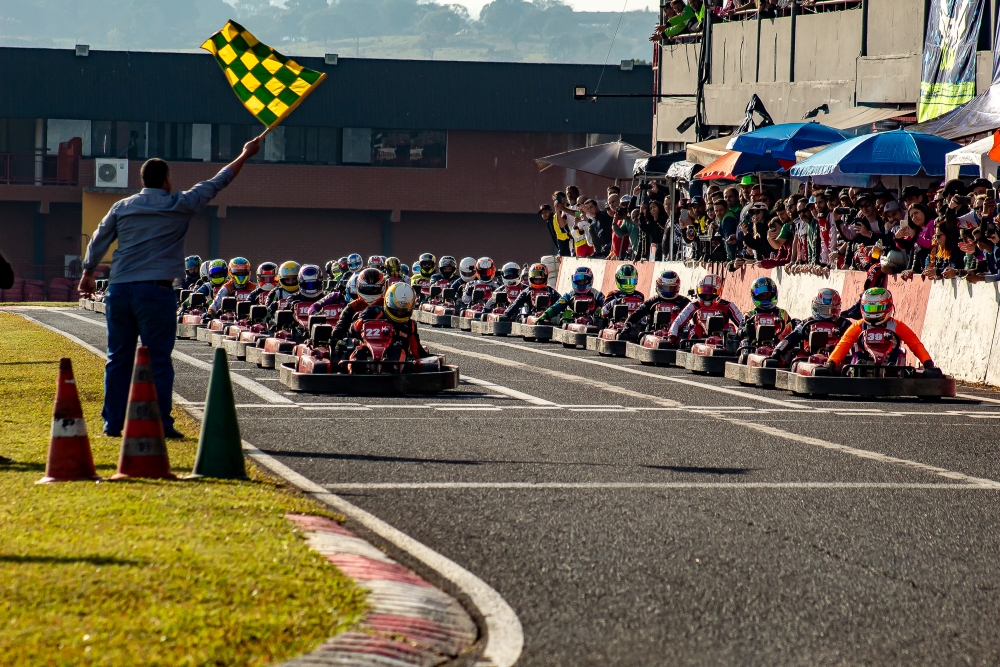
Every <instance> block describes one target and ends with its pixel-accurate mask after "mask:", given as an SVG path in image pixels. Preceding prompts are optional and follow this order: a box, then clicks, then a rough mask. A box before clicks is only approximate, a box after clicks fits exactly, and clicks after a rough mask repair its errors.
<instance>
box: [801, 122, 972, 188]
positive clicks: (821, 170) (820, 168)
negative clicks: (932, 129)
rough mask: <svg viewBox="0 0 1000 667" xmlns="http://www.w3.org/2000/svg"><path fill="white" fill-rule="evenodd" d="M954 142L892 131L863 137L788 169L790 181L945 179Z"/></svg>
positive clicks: (915, 133) (923, 134)
mask: <svg viewBox="0 0 1000 667" xmlns="http://www.w3.org/2000/svg"><path fill="white" fill-rule="evenodd" d="M956 148H960V146H959V145H958V144H957V143H955V142H954V141H949V140H948V139H942V138H941V137H936V136H934V135H933V134H926V133H924V132H907V131H906V130H894V131H892V132H880V133H877V134H865V135H862V136H860V137H854V138H853V139H848V140H846V141H841V142H840V143H837V144H834V145H832V146H830V147H828V148H824V149H823V150H821V151H819V152H818V153H816V154H815V155H813V156H812V157H810V158H808V159H806V160H803V161H802V162H800V163H798V164H797V165H795V166H794V167H792V169H791V174H792V178H799V179H803V178H806V177H809V176H812V177H813V178H814V180H817V179H816V177H822V178H823V180H830V179H836V178H837V177H838V176H841V175H867V176H944V174H945V168H944V167H945V155H946V154H947V153H950V152H951V151H953V150H955V149H956Z"/></svg>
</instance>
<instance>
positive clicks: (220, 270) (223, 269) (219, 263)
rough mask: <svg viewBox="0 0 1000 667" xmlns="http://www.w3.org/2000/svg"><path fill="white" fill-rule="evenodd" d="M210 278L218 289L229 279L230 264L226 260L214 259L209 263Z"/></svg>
mask: <svg viewBox="0 0 1000 667" xmlns="http://www.w3.org/2000/svg"><path fill="white" fill-rule="evenodd" d="M208 277H209V278H210V279H211V281H212V284H213V285H215V286H216V287H218V286H219V285H222V284H223V283H225V282H226V279H227V278H229V264H228V263H227V262H226V260H224V259H213V260H212V261H211V262H209V263H208Z"/></svg>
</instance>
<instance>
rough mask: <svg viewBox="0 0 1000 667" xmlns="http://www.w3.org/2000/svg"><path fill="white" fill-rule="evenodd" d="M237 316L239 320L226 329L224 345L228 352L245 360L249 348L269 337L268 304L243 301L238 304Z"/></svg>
mask: <svg viewBox="0 0 1000 667" xmlns="http://www.w3.org/2000/svg"><path fill="white" fill-rule="evenodd" d="M236 316H237V317H238V318H239V320H238V322H237V324H235V325H233V326H230V327H229V329H228V330H227V331H226V334H227V336H226V337H225V338H223V339H222V347H224V348H225V350H226V354H228V355H229V356H231V357H233V358H234V359H238V360H240V361H243V360H245V359H246V358H247V350H248V349H249V348H254V347H257V341H260V340H264V339H266V338H267V306H259V305H252V304H251V303H250V302H249V301H242V302H240V303H238V304H236Z"/></svg>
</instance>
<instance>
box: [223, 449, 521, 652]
mask: <svg viewBox="0 0 1000 667" xmlns="http://www.w3.org/2000/svg"><path fill="white" fill-rule="evenodd" d="M243 448H244V449H245V450H246V452H247V455H248V456H249V457H250V458H252V459H254V460H255V461H257V462H259V463H260V464H261V465H262V466H264V467H266V468H269V469H270V470H271V471H273V472H275V473H276V474H278V475H279V476H281V477H282V478H284V479H286V480H288V481H289V482H290V483H291V484H294V485H295V486H297V487H298V488H299V489H301V490H302V491H305V492H306V493H308V494H309V495H311V496H313V497H314V498H316V499H317V500H319V501H320V502H323V503H325V504H327V505H329V506H330V507H332V508H333V509H335V510H337V511H338V512H340V513H341V514H343V515H344V516H346V517H349V518H351V519H353V520H354V521H357V522H358V523H360V524H361V525H362V526H364V527H365V528H367V529H368V530H370V531H372V532H373V533H375V534H376V535H378V536H379V537H381V538H382V539H384V540H386V541H387V542H390V543H392V544H394V545H395V546H396V547H398V548H400V549H402V550H403V551H405V552H406V553H408V554H410V555H411V556H413V557H414V558H416V559H417V560H419V561H420V562H422V563H424V564H425V565H426V566H427V567H429V568H431V569H432V570H434V571H435V572H437V573H438V574H440V575H441V576H442V577H444V578H445V579H447V580H448V581H450V582H451V583H452V584H454V585H455V586H456V587H457V588H458V589H459V590H461V591H462V592H463V593H465V595H467V596H468V598H469V600H470V601H471V602H472V604H474V605H475V606H476V608H477V609H478V610H479V612H480V613H481V614H482V615H483V619H484V620H485V622H486V628H487V632H486V645H485V646H484V647H483V653H482V656H480V658H479V659H478V660H477V661H476V662H475V665H476V667H509V666H510V665H513V664H514V663H515V662H517V659H518V658H519V657H520V655H521V650H522V649H523V647H524V634H523V631H522V629H521V621H520V620H519V619H518V618H517V614H516V613H514V610H513V609H512V608H511V606H510V605H509V604H507V601H506V600H504V599H503V597H501V596H500V594H499V593H497V592H496V591H495V590H493V588H491V587H490V586H489V585H488V584H487V583H486V582H485V581H483V580H482V579H480V578H479V577H477V576H476V575H474V574H472V573H471V572H469V571H468V570H466V569H465V568H463V567H462V566H461V565H459V564H458V563H456V562H454V561H453V560H451V559H449V558H446V557H445V556H442V555H441V554H439V553H438V552H436V551H434V550H433V549H431V548H430V547H428V546H426V545H424V544H422V543H420V542H417V541H416V540H415V539H413V538H412V537H410V536H409V535H407V534H406V533H403V532H402V531H400V530H398V529H396V528H393V527H392V526H390V525H389V524H388V523H386V522H385V521H382V519H379V518H378V517H376V516H375V515H373V514H369V513H368V512H366V511H365V510H363V509H361V508H360V507H358V506H357V505H353V504H351V503H349V502H347V501H346V500H344V499H343V498H341V497H340V496H337V495H334V494H333V493H330V492H329V491H328V490H326V489H324V488H323V487H322V486H320V485H319V484H316V483H315V482H313V481H311V480H309V479H308V478H306V477H303V476H302V475H300V474H299V473H297V472H295V471H294V470H292V469H291V468H289V467H288V466H286V465H285V464H283V463H281V462H280V461H278V460H277V459H275V458H273V457H271V456H269V455H267V454H265V453H264V452H262V451H260V450H259V449H257V448H256V447H254V446H253V445H251V444H250V443H248V442H245V441H244V443H243Z"/></svg>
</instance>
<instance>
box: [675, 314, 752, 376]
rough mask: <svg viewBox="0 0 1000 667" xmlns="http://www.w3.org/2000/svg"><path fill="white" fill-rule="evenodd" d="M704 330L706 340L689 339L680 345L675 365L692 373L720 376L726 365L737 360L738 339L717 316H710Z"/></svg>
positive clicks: (724, 321)
mask: <svg viewBox="0 0 1000 667" xmlns="http://www.w3.org/2000/svg"><path fill="white" fill-rule="evenodd" d="M704 329H705V331H707V332H708V336H707V337H706V338H702V339H696V338H690V339H688V340H686V341H683V342H682V343H681V348H682V349H680V350H678V351H677V355H676V358H677V365H678V366H683V367H684V368H686V369H688V370H689V371H691V372H693V373H705V374H708V375H722V374H723V373H725V371H726V363H727V362H730V361H736V360H737V356H736V349H737V346H738V345H739V339H738V338H737V337H736V333H735V332H734V331H732V330H731V329H730V328H727V327H726V319H725V318H724V317H721V316H719V315H712V316H710V317H709V318H708V320H707V323H706V325H705V327H704ZM684 348H686V349H684Z"/></svg>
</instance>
